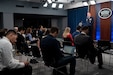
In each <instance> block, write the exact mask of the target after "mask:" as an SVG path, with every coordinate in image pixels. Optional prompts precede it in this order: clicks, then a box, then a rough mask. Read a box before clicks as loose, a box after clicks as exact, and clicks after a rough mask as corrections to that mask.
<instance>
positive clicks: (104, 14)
mask: <svg viewBox="0 0 113 75" xmlns="http://www.w3.org/2000/svg"><path fill="white" fill-rule="evenodd" d="M98 15H99V17H100V18H102V19H107V18H109V17H110V16H111V15H112V10H111V9H109V8H102V9H101V10H100V11H99V13H98Z"/></svg>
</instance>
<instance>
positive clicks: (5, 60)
mask: <svg viewBox="0 0 113 75" xmlns="http://www.w3.org/2000/svg"><path fill="white" fill-rule="evenodd" d="M16 39H17V33H16V32H15V31H14V30H9V31H8V32H7V33H6V36H5V37H3V38H2V39H1V40H0V60H1V61H0V75H32V67H31V66H30V65H29V62H28V61H25V62H21V61H19V60H16V59H15V58H14V57H13V53H12V51H13V47H12V44H14V43H15V42H16Z"/></svg>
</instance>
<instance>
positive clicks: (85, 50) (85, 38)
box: [74, 26, 103, 69]
mask: <svg viewBox="0 0 113 75" xmlns="http://www.w3.org/2000/svg"><path fill="white" fill-rule="evenodd" d="M88 32H89V27H88V26H83V27H82V31H81V33H80V34H79V35H77V36H76V37H74V42H75V46H76V49H77V53H78V56H79V57H80V58H86V57H87V58H89V60H90V62H91V63H92V64H94V62H95V57H96V56H97V58H98V68H99V69H102V65H103V60H102V52H101V50H100V49H98V47H94V41H93V40H92V39H91V37H90V36H89V35H87V34H88Z"/></svg>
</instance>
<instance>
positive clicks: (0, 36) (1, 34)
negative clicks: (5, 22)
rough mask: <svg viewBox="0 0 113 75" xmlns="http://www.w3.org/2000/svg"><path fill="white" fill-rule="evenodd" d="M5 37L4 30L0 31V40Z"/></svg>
mask: <svg viewBox="0 0 113 75" xmlns="http://www.w3.org/2000/svg"><path fill="white" fill-rule="evenodd" d="M4 35H5V29H0V38H2V37H3V36H4Z"/></svg>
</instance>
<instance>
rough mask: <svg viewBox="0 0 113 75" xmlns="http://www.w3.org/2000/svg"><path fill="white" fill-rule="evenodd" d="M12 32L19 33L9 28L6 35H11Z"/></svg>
mask: <svg viewBox="0 0 113 75" xmlns="http://www.w3.org/2000/svg"><path fill="white" fill-rule="evenodd" d="M11 33H13V34H15V35H17V33H16V31H15V30H8V31H7V33H6V34H5V36H7V35H9V34H11Z"/></svg>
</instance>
